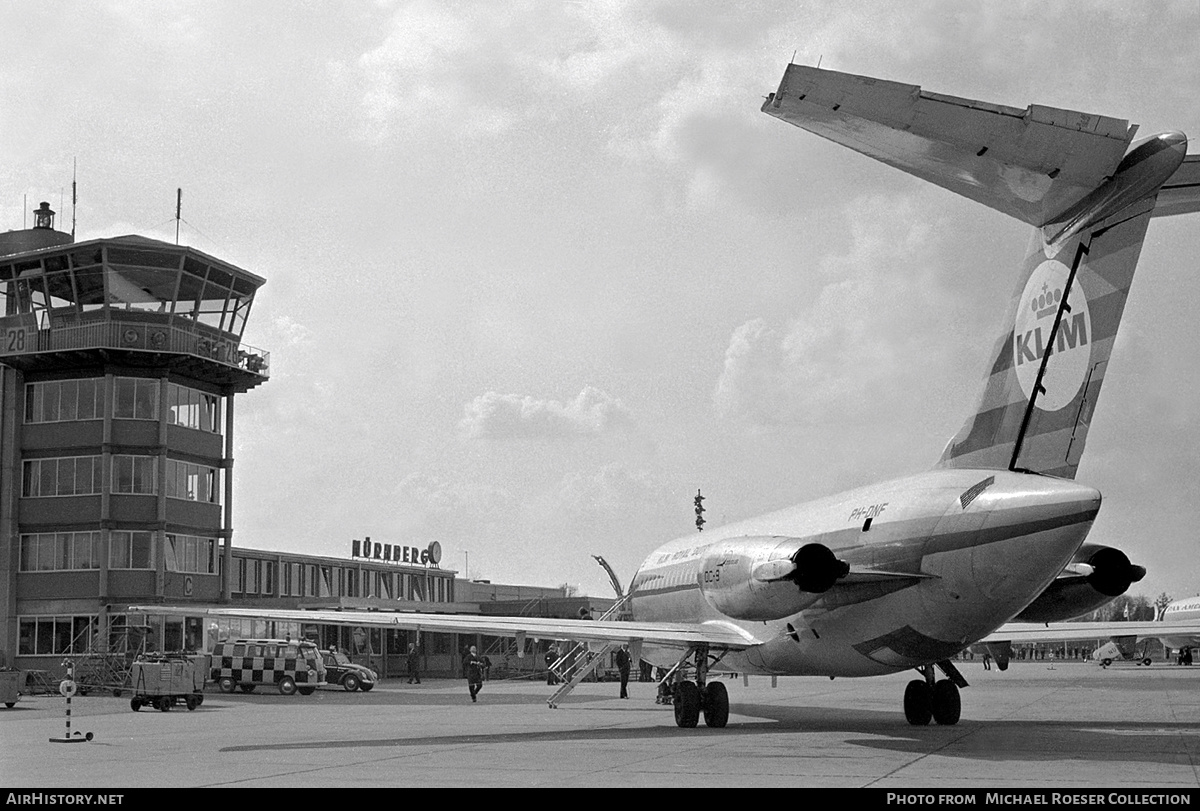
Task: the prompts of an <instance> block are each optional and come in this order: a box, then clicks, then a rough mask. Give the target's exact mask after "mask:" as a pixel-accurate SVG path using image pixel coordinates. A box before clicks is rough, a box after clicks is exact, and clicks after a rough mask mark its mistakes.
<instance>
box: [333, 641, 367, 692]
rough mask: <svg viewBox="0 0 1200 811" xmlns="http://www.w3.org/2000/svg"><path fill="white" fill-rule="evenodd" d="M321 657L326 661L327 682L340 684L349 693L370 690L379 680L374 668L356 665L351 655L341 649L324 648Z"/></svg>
mask: <svg viewBox="0 0 1200 811" xmlns="http://www.w3.org/2000/svg"><path fill="white" fill-rule="evenodd" d="M321 659H322V661H324V663H325V683H326V684H340V685H342V689H343V690H345V691H346V692H347V693H353V692H354V691H355V690H362V691H363V692H364V693H366V692H368V691H370V689H371V688H372V687H374V686H375V682H377V681H379V676H378V675H377V674H376V673H375V671H374V670H371V668H369V667H365V666H363V665H356V664H354V662H351V661H350V657H348V656H347V655H346V654H344V653H342V652H341V651H333V650H323V651H321Z"/></svg>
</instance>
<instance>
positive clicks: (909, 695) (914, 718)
mask: <svg viewBox="0 0 1200 811" xmlns="http://www.w3.org/2000/svg"><path fill="white" fill-rule="evenodd" d="M904 717H905V718H907V719H908V723H910V724H912V725H913V726H915V727H923V726H925V725H927V724H928V723H929V720H930V719H931V718H933V690H931V689H930V688H929V685H928V684H926V683H925V681H924V680H923V679H913V680H912V681H910V682H909V683H908V686H907V687H905V688H904Z"/></svg>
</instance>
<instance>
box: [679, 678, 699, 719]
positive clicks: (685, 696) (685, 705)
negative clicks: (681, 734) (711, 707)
mask: <svg viewBox="0 0 1200 811" xmlns="http://www.w3.org/2000/svg"><path fill="white" fill-rule="evenodd" d="M699 721H700V688H699V687H697V686H696V683H695V682H694V681H681V682H679V684H677V685H676V686H675V725H676V726H679V727H683V728H684V729H690V728H692V727H694V726H696V724H697V723H698V722H699Z"/></svg>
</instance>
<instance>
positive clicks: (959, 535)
mask: <svg viewBox="0 0 1200 811" xmlns="http://www.w3.org/2000/svg"><path fill="white" fill-rule="evenodd" d="M1099 506H1100V493H1099V492H1098V491H1096V490H1095V489H1093V488H1091V487H1086V486H1084V485H1080V484H1076V483H1074V482H1072V481H1067V480H1063V479H1056V478H1051V477H1046V476H1039V475H1033V474H1023V473H1014V472H1009V471H1001V470H971V469H937V470H932V471H929V472H927V473H922V474H918V475H915V476H910V477H907V478H903V479H897V480H894V481H890V482H884V483H881V484H877V485H872V486H869V487H864V488H860V489H856V490H851V491H848V492H845V493H842V494H839V495H836V496H831V497H828V498H823V499H820V500H817V501H813V502H809V503H806V504H801V505H798V506H795V507H791V508H788V509H785V510H781V511H778V512H774V513H770V514H768V515H764V516H761V517H758V518H753V519H749V520H746V521H741V522H737V523H734V524H729V525H726V526H722V527H716V528H710V529H706V530H705V531H704V532H702V533H696V534H692V535H689V536H686V537H683V538H680V539H677V540H675V541H672V542H670V543H668V544H665V545H663V546H661V547H659V548H658V549H656V550H655V551H654V553H653V554H651V555H650V556H649V557H648V558H647V559H646V561H645V562H644V563H643V564H642V566H641V567H640V568H639V570H638V572H637V574H636V575H635V576H634V578H633V580H632V582H631V586H630V589H631V591H632V592H633V597H632V598H631V604H632V610H633V613H634V617H635V619H637V620H649V621H664V622H681V621H684V622H686V621H691V622H696V621H699V622H705V623H722V624H731V625H736V626H737V627H739V628H741V629H743V631H744V632H745V633H747V634H749V635H752V636H753V637H754V638H755V639H756V640H757V642H758V644H755V645H753V646H752V647H750V648H749V649H748V650H745V651H740V652H732V653H729V654H728V655H726V656H725V658H724V659H722V661H720V662H719V663H718V664H717V665H715V666H714V669H717V670H732V671H737V672H743V673H763V674H781V675H783V674H791V675H827V676H873V675H879V674H884V673H892V672H897V671H901V670H906V669H909V668H911V667H915V666H919V665H925V664H929V663H931V662H936V661H941V660H944V659H948V658H949V657H950V656H952V655H953V654H954V653H956V652H957V651H959V650H961V649H962V648H964V647H966V646H967V645H970V644H971V643H973V642H975V641H976V640H978V639H980V638H982V637H983V636H985V635H987V634H988V633H990V632H991V631H993V630H995V629H996V628H997V627H999V626H1000V625H1001V624H1003V623H1004V622H1005V621H1007V620H1008V619H1010V618H1011V617H1013V616H1014V615H1015V614H1017V613H1018V612H1019V611H1020V610H1021V609H1022V608H1024V607H1025V606H1026V605H1027V604H1029V603H1030V602H1031V601H1032V600H1033V599H1034V598H1035V597H1037V595H1038V594H1039V593H1040V592H1041V591H1042V590H1043V589H1044V588H1045V587H1046V586H1047V585H1048V584H1049V583H1050V581H1051V580H1053V579H1054V576H1055V575H1056V574H1057V573H1058V572H1059V571H1061V570H1062V568H1063V566H1064V565H1066V563H1067V562H1068V561H1069V560H1070V558H1071V556H1072V555H1073V554H1074V552H1075V550H1076V549H1078V548H1079V546H1080V544H1082V543H1083V541H1084V539H1085V538H1086V536H1087V533H1088V530H1089V529H1090V528H1091V525H1092V521H1093V520H1094V518H1095V516H1096V513H1097V511H1098V509H1099ZM868 519H870V520H869V521H868ZM764 537H774V538H775V539H777V540H778V542H779V543H778V546H777V548H776V549H775V551H774V552H772V553H771V554H770V555H769V556H768V557H770V558H771V559H774V560H784V559H786V558H789V557H790V556H791V555H792V554H793V553H794V552H795V551H796V550H797V549H798V548H799V547H800V546H803V545H805V544H809V543H820V544H823V545H825V546H827V547H828V548H829V549H830V550H832V551H833V552H834V554H835V555H836V556H837V558H838V559H840V560H843V561H845V562H847V563H849V564H850V565H851V574H850V575H849V576H848V577H847V578H845V579H844V580H843V581H839V583H837V584H835V585H834V586H833V587H832V588H831V589H829V590H828V591H827V592H825V593H823V594H821V595H819V596H816V595H813V600H814V602H812V604H811V605H808V606H807V607H805V608H803V609H802V610H799V611H797V612H796V613H794V614H791V615H788V616H783V617H780V618H779V619H775V620H767V621H748V620H736V619H733V618H731V617H729V616H726V615H724V614H722V613H721V612H720V611H718V610H716V609H715V608H714V607H713V605H712V604H711V600H710V599H709V598H706V595H705V588H704V584H705V583H706V578H708V579H709V581H711V579H712V578H713V577H714V576H719V573H718V572H716V571H715V570H714V568H713V560H714V559H715V558H714V555H713V550H714V549H717V548H718V547H719V548H721V549H724V550H735V551H736V549H737V548H738V545H739V542H740V540H739V539H746V541H745V542H744V545H745V546H746V547H747V548H750V547H754V549H756V550H761V547H762V539H763V538H764ZM750 539H756V540H754V541H753V542H752V541H751V540H750ZM721 554H724V553H723V552H722V553H721ZM759 554H761V551H760V552H759ZM717 557H719V555H718V556H717ZM760 563H761V561H757V560H756V561H755V562H754V564H755V565H758V564H760ZM706 567H707V568H706ZM775 585H778V584H775ZM788 585H791V584H788ZM710 596H711V595H710ZM642 656H643V658H644V659H646V660H648V661H650V662H652V663H654V664H656V665H659V666H669V665H671V664H673V663H674V662H675V660H676V659H677V658H678V656H679V651H678V650H677V649H674V650H672V649H667V648H662V649H656V648H654V647H652V646H647V647H646V648H645V649H644V650H643V652H642Z"/></svg>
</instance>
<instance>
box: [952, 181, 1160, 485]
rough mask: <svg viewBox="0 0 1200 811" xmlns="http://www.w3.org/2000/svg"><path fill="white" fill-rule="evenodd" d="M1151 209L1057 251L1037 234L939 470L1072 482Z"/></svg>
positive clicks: (1141, 209) (1145, 206)
mask: <svg viewBox="0 0 1200 811" xmlns="http://www.w3.org/2000/svg"><path fill="white" fill-rule="evenodd" d="M1153 205H1154V201H1153V200H1150V201H1148V202H1147V203H1145V204H1143V205H1141V206H1139V207H1138V208H1139V210H1138V211H1136V212H1134V213H1128V212H1127V213H1128V218H1127V219H1123V220H1121V221H1120V222H1117V223H1113V224H1111V225H1107V226H1105V227H1104V228H1102V229H1100V230H1098V231H1096V232H1095V233H1087V234H1078V235H1076V236H1074V237H1072V238H1071V239H1069V240H1068V241H1067V242H1065V243H1063V244H1061V245H1056V246H1048V245H1046V244H1045V243H1044V242H1043V240H1042V236H1041V229H1039V230H1038V231H1037V232H1036V233H1035V234H1034V237H1033V239H1032V244H1031V245H1030V247H1029V250H1028V251H1027V253H1026V256H1025V261H1024V263H1023V264H1022V269H1021V270H1022V272H1021V274H1020V278H1019V282H1018V284H1017V289H1016V291H1015V292H1014V294H1013V297H1012V300H1011V302H1010V303H1009V309H1008V316H1007V318H1006V320H1005V322H1004V332H1003V334H1002V335H1001V336H1000V338H999V339H998V340H997V341H996V345H995V348H994V349H993V351H992V354H991V355H990V358H991V364H990V366H989V370H988V374H987V377H986V380H985V383H984V387H983V392H982V393H981V396H980V400H979V404H978V407H977V408H976V410H975V413H974V414H973V415H972V416H971V418H970V419H968V420H967V422H966V424H965V425H963V427H962V429H961V430H960V431H959V432H958V434H957V435H956V436H955V437H954V438H953V439H952V440H951V441H950V443H949V445H948V446H947V447H946V450H945V452H944V453H943V454H942V458H941V460H940V462H939V466H943V467H982V468H1011V469H1014V470H1030V471H1034V472H1038V473H1046V474H1049V475H1053V476H1061V477H1064V478H1074V477H1075V471H1076V469H1077V468H1078V466H1079V462H1080V457H1081V456H1082V454H1083V447H1084V443H1085V442H1086V441H1087V433H1088V427H1089V425H1090V423H1091V419H1092V414H1093V412H1094V409H1095V407H1096V400H1097V399H1098V397H1099V395H1100V387H1101V385H1102V384H1103V383H1104V375H1105V371H1106V369H1107V366H1108V360H1109V356H1110V355H1111V354H1112V347H1113V342H1114V341H1115V340H1116V337H1117V328H1118V327H1119V326H1120V323H1121V315H1122V313H1123V312H1124V309H1125V301H1126V298H1127V297H1128V295H1129V288H1130V285H1131V283H1132V282H1133V273H1134V269H1135V267H1136V265H1137V260H1138V256H1139V254H1140V252H1141V248H1142V241H1143V240H1144V239H1145V236H1146V227H1147V225H1148V224H1149V222H1150V212H1151V210H1152V209H1153Z"/></svg>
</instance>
